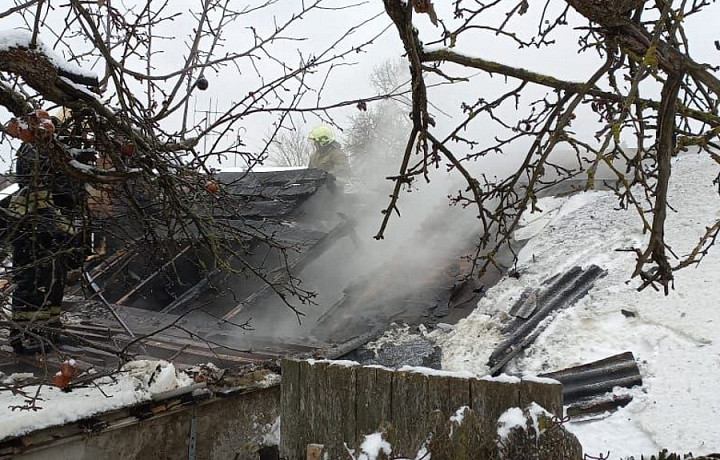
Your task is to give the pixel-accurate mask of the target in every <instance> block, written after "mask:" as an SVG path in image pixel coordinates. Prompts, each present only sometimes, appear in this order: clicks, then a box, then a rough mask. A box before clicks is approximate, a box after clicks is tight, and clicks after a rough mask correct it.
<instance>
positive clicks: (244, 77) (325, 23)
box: [0, 0, 720, 165]
mask: <svg viewBox="0 0 720 460" xmlns="http://www.w3.org/2000/svg"><path fill="white" fill-rule="evenodd" d="M115 1H116V2H117V1H118V0H115ZM128 3H132V2H128ZM158 3H159V2H158ZM306 3H307V2H306ZM452 3H453V2H441V1H436V2H435V6H436V9H437V12H438V15H439V17H440V18H442V19H444V20H446V21H447V24H448V25H450V26H451V27H452V25H453V24H457V21H456V20H455V21H453V20H452V17H453V14H452V8H453V6H452ZM530 3H531V8H530V11H529V12H528V13H527V14H526V15H525V16H522V17H517V18H514V19H513V20H512V22H511V23H510V28H511V29H513V30H515V31H517V32H518V34H519V35H521V36H522V37H523V38H529V37H530V36H532V35H533V34H534V32H535V31H536V29H537V24H538V21H539V19H538V18H539V14H540V12H541V10H542V7H543V5H544V2H530ZM195 4H197V2H171V7H172V8H174V9H175V10H176V11H177V12H180V13H182V14H181V15H180V16H179V17H178V18H176V19H175V20H174V21H172V22H170V23H167V24H166V25H165V26H163V27H160V28H158V29H157V30H156V31H155V33H157V34H159V35H162V36H165V37H173V38H172V39H167V40H157V41H156V42H155V44H154V47H155V49H156V50H157V51H162V52H161V53H160V54H157V55H155V57H154V58H153V65H154V66H155V68H156V69H157V70H156V71H157V72H169V71H172V70H176V69H180V68H182V62H183V58H184V56H185V53H186V46H185V44H184V42H185V41H186V40H187V37H188V36H189V35H190V33H191V28H192V27H193V24H194V20H193V18H192V16H191V15H190V14H189V13H188V11H189V9H190V8H191V6H192V5H195ZM240 4H247V5H253V6H254V5H256V4H257V3H256V2H237V5H240ZM299 5H300V2H298V1H297V0H279V1H277V2H276V3H275V4H274V5H273V6H271V7H270V8H268V9H265V10H261V11H258V12H255V13H252V14H249V15H247V16H243V17H241V19H240V20H239V21H238V22H236V23H234V24H233V25H232V26H230V27H228V28H227V29H226V30H225V31H224V34H225V39H226V42H225V43H224V45H223V46H224V48H223V49H222V51H221V52H222V53H224V52H233V51H236V50H242V49H246V48H247V47H248V46H249V45H250V44H251V43H252V41H251V38H252V37H251V35H250V32H249V31H250V27H253V28H255V29H256V30H258V31H259V32H260V33H261V34H262V33H263V31H269V30H271V29H272V28H273V27H274V24H276V23H282V22H283V21H284V20H286V19H287V18H288V17H289V16H290V15H292V14H294V13H295V12H296V11H297V9H298V8H299ZM326 5H327V6H332V8H330V9H321V10H316V11H312V12H310V13H309V14H307V16H306V17H304V18H303V19H302V20H301V21H299V22H297V23H296V24H294V25H293V26H292V27H291V28H289V29H288V30H287V32H286V33H285V34H284V35H286V36H287V37H293V39H292V40H290V39H288V40H283V41H278V42H277V43H274V44H272V45H270V46H269V47H268V50H269V51H270V53H271V55H272V58H274V59H277V60H279V61H282V62H284V63H286V64H287V65H289V66H291V67H294V66H295V65H296V64H297V63H298V62H300V59H301V56H302V58H303V59H307V58H308V57H309V56H311V55H313V54H314V53H318V52H319V50H321V49H324V47H326V46H328V45H329V44H330V43H333V42H334V41H336V40H338V39H339V37H341V36H342V35H343V34H344V33H345V32H346V31H348V30H349V29H351V28H352V27H353V26H355V25H357V24H358V23H359V22H361V21H364V20H367V19H369V18H372V17H373V16H375V15H377V14H378V13H382V12H383V5H382V2H380V1H379V0H369V1H367V2H360V3H358V2H356V1H353V0H332V1H328V2H326ZM564 5H565V3H564V2H563V1H560V0H556V1H554V2H551V7H550V10H551V11H552V10H554V11H559V9H560V8H562V7H563V6H564ZM234 6H235V5H234ZM344 6H347V7H349V8H347V9H343V8H341V7H344ZM718 8H720V6H719V5H717V4H715V5H712V6H710V7H709V8H708V10H707V12H706V13H704V14H703V16H702V17H703V18H705V19H704V21H706V22H705V23H703V22H701V21H700V20H699V19H696V18H690V19H689V20H688V22H687V24H686V29H687V32H688V34H689V35H690V41H691V43H692V46H693V48H692V49H691V51H692V54H693V57H694V58H695V59H696V60H697V61H699V62H706V63H709V64H712V65H717V64H718V60H719V57H720V52H718V51H717V50H715V48H714V45H713V41H714V40H715V39H717V38H720V37H718V34H717V33H716V32H715V31H714V28H713V27H711V24H709V23H708V22H707V21H709V20H710V19H709V18H712V17H718V16H717V13H718V12H720V10H718ZM505 12H506V11H505V9H503V2H500V6H499V7H498V8H497V10H496V11H493V10H491V11H490V12H489V14H488V15H487V18H486V19H485V23H486V24H494V25H497V24H499V23H501V22H502V21H503V20H504V18H505ZM57 20H58V19H57V18H52V19H51V20H50V21H49V24H50V25H52V23H53V21H57ZM2 21H3V28H8V27H10V26H12V25H13V24H11V23H9V22H8V18H5V19H3V20H2ZM569 22H570V26H564V27H562V28H560V29H559V30H558V31H557V32H556V33H555V34H554V37H553V38H555V40H556V43H555V45H553V46H551V47H548V48H540V49H537V48H526V49H522V50H520V49H518V46H517V44H515V43H514V42H513V41H512V40H511V39H509V38H507V37H504V36H501V35H495V34H493V33H490V32H488V31H476V32H473V33H468V34H466V35H463V38H462V39H461V40H459V42H458V45H457V49H458V50H459V51H461V52H463V53H466V54H468V55H473V56H479V57H483V58H485V59H491V60H497V61H501V62H504V63H507V64H510V65H515V66H521V67H526V68H529V69H531V70H534V71H538V72H543V73H549V74H553V75H556V76H558V77H560V78H564V79H569V80H577V81H583V80H585V79H587V78H588V77H589V75H590V74H591V73H592V72H593V71H594V70H595V69H596V68H597V67H598V66H599V65H600V63H601V61H600V59H599V57H598V56H597V55H596V54H595V53H593V52H586V53H582V54H578V52H577V49H578V37H579V35H580V32H579V31H578V30H575V29H573V27H578V26H586V24H587V23H586V21H585V20H583V19H582V18H580V17H579V16H578V15H577V14H574V13H573V12H571V13H570V16H569ZM389 24H390V20H389V18H387V17H386V16H384V15H381V16H380V17H379V18H377V19H374V20H372V21H370V22H369V23H367V24H365V25H364V26H363V27H361V28H359V29H358V30H357V31H356V32H355V33H354V34H353V35H352V36H351V37H350V38H349V40H347V41H345V42H343V43H341V44H340V45H339V46H338V48H337V51H338V52H342V51H343V50H346V49H348V48H351V47H352V46H355V45H357V44H358V43H363V42H365V41H366V40H368V39H369V38H370V37H372V36H374V35H375V34H377V33H379V32H380V31H381V30H383V29H384V28H385V27H387V26H388V25H389ZM415 24H416V26H417V27H418V29H419V32H420V36H421V38H422V39H423V41H425V42H426V43H429V42H431V41H433V40H435V39H437V38H438V37H439V34H440V32H441V29H440V28H436V27H433V26H432V24H430V21H429V20H428V18H427V16H426V15H417V16H416V18H415ZM14 25H18V24H14ZM49 36H50V34H49V33H48V32H47V31H46V32H44V33H43V34H41V38H42V39H44V40H45V41H46V42H47V41H48V39H49ZM78 46H79V47H82V46H83V45H81V44H78ZM401 56H402V46H401V43H400V40H399V38H398V36H397V32H396V30H395V29H394V28H393V27H391V28H390V29H389V30H388V31H387V32H386V33H385V34H384V35H382V36H381V37H380V38H378V39H377V40H376V41H375V43H374V44H373V45H371V46H369V47H368V48H367V49H366V51H365V52H362V53H351V55H349V56H348V58H347V59H344V60H343V61H341V62H338V64H342V65H338V66H336V67H334V68H333V70H332V72H331V74H330V77H329V78H328V80H327V82H326V84H325V87H324V89H323V91H322V94H321V95H320V98H321V99H320V100H321V102H323V103H334V102H339V101H343V100H346V99H354V98H357V97H362V96H368V95H371V94H372V88H371V87H370V85H369V83H368V77H369V75H370V72H371V71H372V69H373V67H374V66H375V65H377V64H380V63H382V62H384V61H386V60H388V59H397V58H400V57H401ZM255 65H256V66H257V68H258V69H259V71H260V73H261V74H262V76H263V78H266V79H272V78H275V77H277V76H279V75H280V74H281V72H282V70H281V68H280V66H279V65H278V63H277V62H273V60H272V59H271V58H270V57H268V56H264V57H263V59H261V60H259V61H255ZM135 66H137V67H139V68H140V70H144V64H142V63H135ZM450 69H451V70H452V67H451V68H450ZM326 70H327V68H325V69H323V71H318V72H317V73H316V74H314V75H312V76H311V80H312V81H311V82H310V84H311V86H313V87H315V88H319V87H320V86H321V85H322V82H323V80H324V78H325V71H326ZM99 71H100V72H101V71H102V69H99ZM472 75H475V76H474V77H473V78H472V79H471V81H470V82H469V83H460V84H455V85H449V86H441V87H439V88H435V89H432V90H431V93H430V94H431V100H432V102H433V103H434V104H436V106H435V107H436V108H435V109H433V114H434V115H435V116H436V119H437V121H438V126H437V132H438V133H439V134H440V135H442V134H444V133H445V132H447V131H448V130H449V129H451V128H452V126H454V124H455V122H457V120H458V119H459V118H458V117H461V116H462V113H461V111H460V110H459V107H460V104H461V102H463V101H474V100H476V99H477V98H478V97H485V98H489V97H491V96H492V95H493V94H495V95H498V94H502V93H503V92H504V91H507V90H508V89H510V88H511V87H513V85H515V84H516V82H514V81H512V80H508V81H506V80H505V79H504V78H501V77H498V76H494V77H490V76H489V75H487V74H485V73H479V74H477V73H475V72H471V71H468V70H467V69H460V68H457V73H456V76H472ZM207 77H208V80H209V82H210V87H209V89H208V90H207V91H205V92H200V91H195V93H194V96H195V98H196V99H195V100H194V101H193V103H192V105H191V120H192V119H193V118H194V119H195V120H196V121H199V120H201V119H202V117H203V116H204V115H203V114H202V113H201V112H199V111H202V110H207V109H208V107H209V106H210V105H211V104H212V110H215V109H216V108H217V110H219V111H223V110H225V109H227V108H228V107H229V106H230V104H231V103H232V102H233V101H235V100H237V99H239V98H241V97H243V96H244V95H245V94H247V92H248V91H250V90H252V89H253V88H255V87H256V86H257V82H258V76H257V74H256V72H255V69H253V67H252V66H251V65H250V62H249V61H243V62H241V67H240V68H239V69H237V68H235V67H234V66H226V67H222V68H220V69H219V71H218V72H217V73H214V72H212V71H209V72H208V74H207ZM138 90H139V91H140V90H141V89H140V88H138ZM545 93H547V90H545V89H542V88H532V89H531V90H530V92H529V96H532V97H527V98H524V100H522V101H521V105H520V106H519V107H518V108H515V107H513V106H508V107H504V108H501V109H500V111H501V113H505V114H506V115H508V116H514V115H515V113H519V114H523V113H525V112H526V111H527V106H525V105H523V104H527V103H529V102H531V101H532V100H533V99H534V98H536V97H539V96H542V95H543V94H545ZM317 97H318V95H317V94H316V93H312V92H311V93H308V94H307V95H306V96H305V100H304V103H303V104H301V105H305V106H311V105H314V103H315V102H316V98H317ZM195 107H197V110H198V112H197V113H193V112H194V111H193V110H192V109H193V108H195ZM355 110H356V109H355V108H353V107H347V108H344V109H339V110H335V111H333V112H332V113H331V115H332V116H333V119H334V120H335V121H336V122H337V123H338V124H339V125H340V127H341V128H342V127H346V125H347V120H348V117H349V116H350V115H352V114H353V113H354V111H355ZM2 115H4V114H2V113H0V116H2ZM4 118H5V119H6V118H7V116H5V117H4ZM294 120H295V121H296V123H297V124H298V125H299V127H300V128H301V129H302V130H303V131H305V132H306V131H308V130H309V129H310V128H311V127H312V126H313V125H314V124H316V123H318V121H319V119H318V118H317V117H315V116H313V115H307V116H305V117H299V116H295V117H294ZM272 122H273V117H268V116H254V117H250V118H248V119H246V120H243V123H242V126H241V127H238V128H239V129H238V132H237V133H235V134H234V135H238V134H239V135H240V136H242V138H243V140H244V142H245V143H246V145H247V146H248V149H249V150H256V149H259V148H260V146H261V145H262V139H263V138H264V137H265V135H266V133H267V132H268V130H269V129H270V128H271V124H272ZM173 123H175V124H177V123H179V120H178V119H177V118H175V119H173V120H171V121H170V123H169V124H173ZM165 128H166V129H171V128H172V126H165ZM574 128H575V129H576V130H578V131H579V132H580V133H581V134H583V135H584V136H588V137H591V136H592V134H593V133H594V131H595V130H596V126H594V125H593V124H592V123H590V122H588V123H585V122H578V123H576V125H575V126H574ZM472 129H473V130H474V135H475V137H476V138H478V139H480V140H481V141H482V140H483V138H489V137H492V136H493V135H496V134H497V132H496V129H497V128H496V127H494V126H493V125H492V124H491V123H486V122H483V121H482V120H479V121H478V122H477V123H475V124H473V125H472ZM340 137H341V138H342V136H340ZM2 153H3V157H4V158H5V159H7V157H8V150H7V146H6V145H4V146H2ZM493 161H494V160H493ZM230 164H231V165H232V160H231V162H230Z"/></svg>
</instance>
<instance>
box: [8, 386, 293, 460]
mask: <svg viewBox="0 0 720 460" xmlns="http://www.w3.org/2000/svg"><path fill="white" fill-rule="evenodd" d="M163 406H165V408H166V410H163ZM279 406H280V388H279V386H275V387H271V388H266V389H262V390H254V391H252V392H248V393H240V394H234V395H230V396H227V397H223V398H219V397H214V398H211V399H210V400H208V401H205V402H203V403H200V404H196V405H192V406H182V405H179V406H178V407H175V408H173V409H170V410H167V403H158V404H157V405H155V406H153V407H151V408H149V410H150V412H149V414H152V415H151V416H149V418H147V419H145V420H138V416H137V415H135V416H130V417H127V418H125V419H123V418H117V417H112V416H110V415H107V417H109V418H117V419H116V420H113V421H112V423H111V425H110V426H108V427H107V428H105V429H102V430H100V431H98V432H96V433H77V431H78V428H82V426H87V425H88V424H87V422H85V425H82V424H77V423H76V424H71V425H66V426H65V427H59V428H54V429H53V428H51V429H48V430H43V431H42V432H38V433H33V434H32V435H31V436H28V437H26V438H25V440H24V442H26V443H30V445H29V446H27V447H23V446H21V445H18V447H17V448H16V450H15V451H16V452H17V453H16V454H15V455H14V456H12V458H13V459H22V460H40V459H48V458H52V459H53V460H61V459H68V460H69V459H73V460H95V459H104V460H105V459H107V460H128V459H138V460H164V459H168V460H169V459H193V458H194V459H196V460H206V459H207V460H210V459H212V460H216V459H238V460H240V459H242V460H245V459H248V460H250V459H252V460H258V459H259V458H260V456H259V454H258V450H259V449H260V448H261V446H262V443H263V437H264V436H267V434H268V432H269V431H270V427H271V426H272V425H273V424H274V423H276V421H277V419H278V417H279V415H280V414H279ZM153 411H155V412H156V413H153ZM144 413H145V414H148V412H144ZM115 415H116V416H117V415H118V414H115ZM144 416H148V415H143V417H144ZM98 421H99V423H102V421H103V420H102V419H98ZM193 424H194V426H195V429H194V430H193ZM73 429H74V431H75V433H74V434H73V432H72V430H73ZM193 431H195V433H196V440H195V442H194V452H192V451H191V446H193V443H192V441H191V433H192V432H193ZM53 438H56V439H53ZM21 442H22V440H21ZM0 458H4V456H3V455H1V454H0Z"/></svg>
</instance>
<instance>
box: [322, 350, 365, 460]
mask: <svg viewBox="0 0 720 460" xmlns="http://www.w3.org/2000/svg"><path fill="white" fill-rule="evenodd" d="M358 367H360V366H352V367H348V366H344V365H333V364H331V365H329V366H328V367H327V369H326V371H325V374H326V378H327V380H326V382H327V386H326V387H325V390H324V393H325V411H324V412H325V414H323V415H324V417H323V418H324V419H325V421H326V423H325V426H324V428H325V433H324V436H323V437H322V439H320V440H319V441H323V442H324V443H325V445H326V453H327V455H328V458H343V457H344V454H345V443H346V442H347V443H348V445H349V446H350V447H352V448H355V447H357V446H354V445H353V444H354V442H355V438H356V435H355V432H356V431H355V430H356V426H357V425H356V421H355V402H356V394H355V385H356V383H355V382H356V376H355V371H356V368H358Z"/></svg>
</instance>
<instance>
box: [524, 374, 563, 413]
mask: <svg viewBox="0 0 720 460" xmlns="http://www.w3.org/2000/svg"><path fill="white" fill-rule="evenodd" d="M532 402H535V403H537V404H539V405H541V406H542V407H543V408H544V409H545V410H546V411H548V412H550V413H551V414H553V415H555V416H557V417H559V418H562V417H563V386H562V383H560V382H555V383H552V382H551V381H550V379H545V381H538V380H532V379H530V380H528V379H523V380H522V382H520V407H521V408H525V407H526V406H528V405H529V404H530V403H532Z"/></svg>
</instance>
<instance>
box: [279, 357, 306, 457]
mask: <svg viewBox="0 0 720 460" xmlns="http://www.w3.org/2000/svg"><path fill="white" fill-rule="evenodd" d="M280 373H281V376H282V379H281V380H280V413H281V414H282V423H281V424H280V455H281V456H282V457H283V458H292V457H293V455H295V453H296V452H298V450H299V449H300V447H299V446H298V445H297V442H298V440H299V437H300V436H299V433H298V430H299V429H300V426H301V424H302V423H303V422H302V419H301V418H300V393H301V387H300V362H299V361H295V360H291V359H283V360H282V362H281V363H280Z"/></svg>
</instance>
